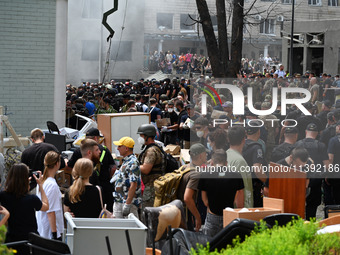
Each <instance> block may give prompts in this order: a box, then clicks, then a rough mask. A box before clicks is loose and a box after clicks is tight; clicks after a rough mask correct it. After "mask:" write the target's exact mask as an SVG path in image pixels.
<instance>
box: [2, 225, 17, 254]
mask: <svg viewBox="0 0 340 255" xmlns="http://www.w3.org/2000/svg"><path fill="white" fill-rule="evenodd" d="M6 231H7V229H6V227H5V226H4V225H3V226H1V227H0V254H1V255H12V254H14V251H13V250H12V249H8V248H7V246H6V245H3V243H5V237H6Z"/></svg>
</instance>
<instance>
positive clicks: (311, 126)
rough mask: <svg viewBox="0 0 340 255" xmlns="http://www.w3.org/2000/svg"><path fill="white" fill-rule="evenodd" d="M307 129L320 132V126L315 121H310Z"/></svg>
mask: <svg viewBox="0 0 340 255" xmlns="http://www.w3.org/2000/svg"><path fill="white" fill-rule="evenodd" d="M306 130H308V131H314V132H319V129H318V126H317V125H316V124H315V123H309V124H308V126H307V127H306Z"/></svg>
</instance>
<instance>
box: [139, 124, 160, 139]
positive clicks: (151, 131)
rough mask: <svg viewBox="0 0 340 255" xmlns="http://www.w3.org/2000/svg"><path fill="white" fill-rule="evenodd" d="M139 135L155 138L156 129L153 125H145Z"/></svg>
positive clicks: (140, 129)
mask: <svg viewBox="0 0 340 255" xmlns="http://www.w3.org/2000/svg"><path fill="white" fill-rule="evenodd" d="M137 134H140V135H146V136H148V137H155V136H156V128H155V127H154V126H153V125H152V124H143V125H141V126H140V127H139V128H138V130H137Z"/></svg>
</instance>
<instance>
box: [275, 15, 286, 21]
mask: <svg viewBox="0 0 340 255" xmlns="http://www.w3.org/2000/svg"><path fill="white" fill-rule="evenodd" d="M276 20H277V21H278V22H283V21H284V20H285V18H284V17H283V16H282V15H279V16H277V17H276Z"/></svg>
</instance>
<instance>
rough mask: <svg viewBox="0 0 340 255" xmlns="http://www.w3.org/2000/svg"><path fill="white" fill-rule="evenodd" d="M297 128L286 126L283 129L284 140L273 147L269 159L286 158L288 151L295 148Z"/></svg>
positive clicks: (275, 160) (274, 160) (273, 160)
mask: <svg viewBox="0 0 340 255" xmlns="http://www.w3.org/2000/svg"><path fill="white" fill-rule="evenodd" d="M298 132H299V131H298V129H297V128H295V127H286V128H285V130H284V137H285V140H284V142H283V143H281V144H280V145H278V146H277V147H275V148H274V150H273V153H272V156H271V161H272V162H277V161H279V160H280V159H283V158H286V157H288V156H289V155H290V152H291V151H292V150H293V149H294V148H295V143H296V141H297V137H298Z"/></svg>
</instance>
